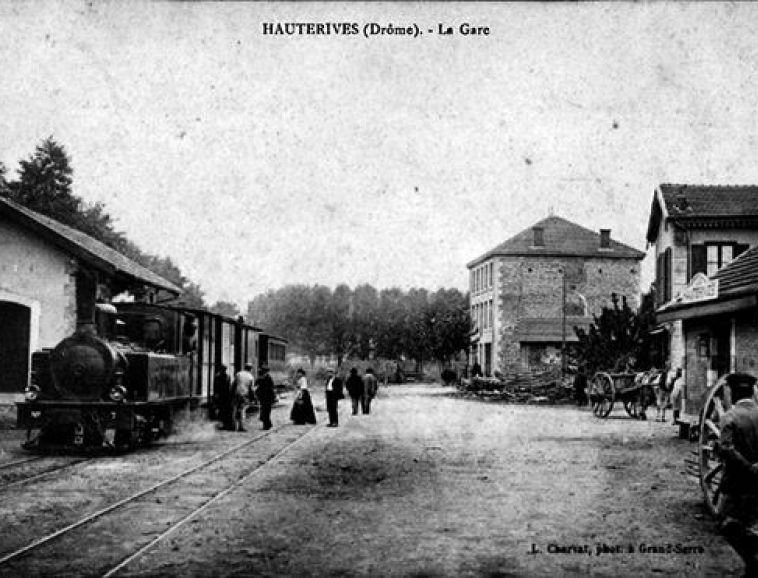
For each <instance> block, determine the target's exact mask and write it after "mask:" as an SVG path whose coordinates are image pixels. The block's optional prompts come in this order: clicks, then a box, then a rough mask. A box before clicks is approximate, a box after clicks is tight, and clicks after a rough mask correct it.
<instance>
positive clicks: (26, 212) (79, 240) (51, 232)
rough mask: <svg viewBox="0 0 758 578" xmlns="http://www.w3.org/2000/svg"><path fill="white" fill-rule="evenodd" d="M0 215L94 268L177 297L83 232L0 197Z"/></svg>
mask: <svg viewBox="0 0 758 578" xmlns="http://www.w3.org/2000/svg"><path fill="white" fill-rule="evenodd" d="M0 215H6V216H7V217H9V218H10V219H11V220H13V221H14V222H16V223H18V224H20V225H22V226H25V227H27V228H29V229H32V230H34V231H35V232H36V233H38V234H39V235H40V236H41V237H43V238H45V239H47V240H48V241H49V242H51V243H53V244H54V245H56V246H58V247H60V248H61V249H62V250H64V251H66V252H68V253H71V254H73V255H75V256H76V257H78V258H80V259H82V260H83V261H85V262H87V263H89V264H90V265H91V266H93V267H95V268H96V269H100V270H102V271H105V272H106V273H109V274H113V275H116V276H121V277H125V278H127V279H129V280H130V281H137V282H139V283H142V284H145V285H149V286H152V287H157V288H159V289H165V290H166V291H170V292H171V293H175V294H179V293H181V292H182V290H181V289H180V288H179V287H177V286H176V285H174V284H173V283H171V282H170V281H167V280H166V279H164V278H163V277H161V276H160V275H158V274H156V273H153V272H152V271H150V270H149V269H146V268H145V267H143V266H142V265H139V264H138V263H135V262H134V261H132V260H131V259H129V258H127V257H125V256H124V255H122V254H121V253H119V252H118V251H116V250H115V249H111V248H110V247H108V246H107V245H105V244H104V243H101V242H100V241H98V240H97V239H94V238H93V237H90V236H89V235H87V234H86V233H82V232H81V231H78V230H76V229H73V228H71V227H69V226H67V225H64V224H63V223H60V222H58V221H56V220H55V219H52V218H50V217H47V216H45V215H42V214H40V213H37V212H36V211H32V210H31V209H27V208H26V207H24V206H22V205H19V204H18V203H15V202H13V201H11V200H10V199H6V198H4V197H0Z"/></svg>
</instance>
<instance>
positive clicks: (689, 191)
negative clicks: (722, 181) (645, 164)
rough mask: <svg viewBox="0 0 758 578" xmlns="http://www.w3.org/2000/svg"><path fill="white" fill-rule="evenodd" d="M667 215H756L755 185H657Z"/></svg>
mask: <svg viewBox="0 0 758 578" xmlns="http://www.w3.org/2000/svg"><path fill="white" fill-rule="evenodd" d="M660 191H661V196H662V197H663V202H664V203H665V204H666V212H667V213H668V214H669V216H670V217H680V218H688V217H749V216H751V217H754V216H758V186H756V185H716V186H714V185H676V184H669V183H664V184H661V185H660Z"/></svg>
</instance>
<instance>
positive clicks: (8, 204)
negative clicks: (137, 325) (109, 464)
mask: <svg viewBox="0 0 758 578" xmlns="http://www.w3.org/2000/svg"><path fill="white" fill-rule="evenodd" d="M128 290H132V291H134V292H139V293H140V294H142V295H143V296H147V298H148V300H149V298H150V295H155V294H157V293H158V292H159V291H165V292H168V293H170V294H173V295H175V294H178V293H179V292H180V291H181V290H180V289H179V288H178V287H176V286H175V285H173V284H172V283H170V282H168V281H166V280H165V279H163V278H162V277H160V276H158V275H156V274H155V273H153V272H152V271H149V270H147V269H145V268H143V267H141V266H140V265H138V264H137V263H134V262H133V261H131V260H129V259H127V258H126V257H124V256H123V255H121V254H120V253H118V252H116V251H114V250H113V249H111V248H109V247H107V246H105V245H104V244H102V243H100V242H99V241H97V240H95V239H93V238H92V237H89V236H88V235H85V234H84V233H82V232H80V231H76V230H74V229H72V228H70V227H67V226H65V225H63V224H61V223H59V222H57V221H55V220H54V219H51V218H49V217H46V216H44V215H41V214H39V213H36V212H34V211H31V210H29V209H26V208H24V207H22V206H20V205H18V204H16V203H14V202H12V201H9V200H7V199H4V198H0V367H1V368H2V371H0V394H19V393H22V392H23V391H24V387H25V386H26V384H27V381H28V373H29V361H30V358H31V353H32V352H33V351H35V350H37V349H41V348H45V347H53V346H55V345H56V344H57V343H58V342H59V341H61V340H62V339H63V338H64V337H67V336H68V335H70V334H71V333H73V332H74V330H75V329H76V326H77V323H81V322H86V321H89V319H88V318H87V316H88V315H91V314H92V312H94V307H95V303H96V301H98V300H103V301H107V300H109V299H110V297H111V295H115V294H117V293H120V292H123V291H128Z"/></svg>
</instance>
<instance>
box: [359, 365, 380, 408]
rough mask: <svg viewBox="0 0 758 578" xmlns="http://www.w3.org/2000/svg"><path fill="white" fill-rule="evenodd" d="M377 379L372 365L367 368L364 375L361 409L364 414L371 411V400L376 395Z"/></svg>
mask: <svg viewBox="0 0 758 578" xmlns="http://www.w3.org/2000/svg"><path fill="white" fill-rule="evenodd" d="M376 389H377V381H376V376H375V375H374V370H373V369H371V368H370V367H369V368H368V369H367V370H366V374H365V375H364V376H363V400H362V401H363V403H362V404H361V405H362V407H361V410H362V411H363V413H364V414H368V413H370V412H371V400H372V399H374V396H375V395H376Z"/></svg>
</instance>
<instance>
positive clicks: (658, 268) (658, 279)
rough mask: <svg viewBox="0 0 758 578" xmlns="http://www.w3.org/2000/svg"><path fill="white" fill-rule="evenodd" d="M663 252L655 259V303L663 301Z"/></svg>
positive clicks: (658, 303)
mask: <svg viewBox="0 0 758 578" xmlns="http://www.w3.org/2000/svg"><path fill="white" fill-rule="evenodd" d="M663 287H664V285H663V253H661V254H660V255H658V258H657V259H656V260H655V304H656V305H660V304H662V303H663Z"/></svg>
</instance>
